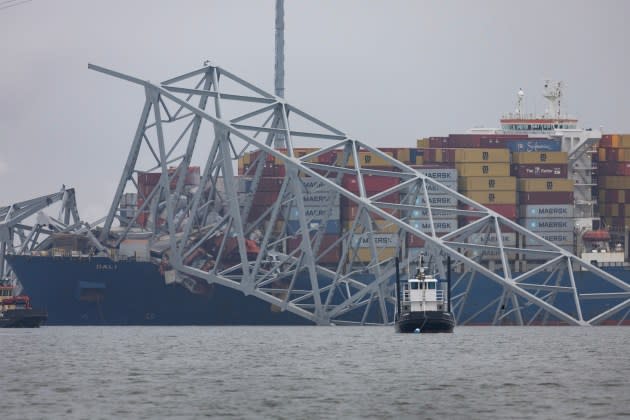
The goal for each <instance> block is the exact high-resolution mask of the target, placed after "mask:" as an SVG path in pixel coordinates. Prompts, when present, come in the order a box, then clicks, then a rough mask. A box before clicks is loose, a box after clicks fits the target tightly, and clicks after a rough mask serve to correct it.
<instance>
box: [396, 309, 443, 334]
mask: <svg viewBox="0 0 630 420" xmlns="http://www.w3.org/2000/svg"><path fill="white" fill-rule="evenodd" d="M454 328H455V318H454V317H453V314H452V313H451V312H442V311H424V312H407V313H404V314H401V316H400V318H399V319H398V320H397V321H396V332H400V333H413V332H416V330H419V332H421V333H452V332H453V329H454Z"/></svg>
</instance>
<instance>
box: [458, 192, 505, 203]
mask: <svg viewBox="0 0 630 420" xmlns="http://www.w3.org/2000/svg"><path fill="white" fill-rule="evenodd" d="M465 195H466V196H467V197H468V198H470V199H471V200H473V201H476V202H477V203H480V204H512V205H515V204H516V191H468V192H466V194H465Z"/></svg>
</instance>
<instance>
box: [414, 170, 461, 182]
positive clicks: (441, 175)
mask: <svg viewBox="0 0 630 420" xmlns="http://www.w3.org/2000/svg"><path fill="white" fill-rule="evenodd" d="M416 171H417V172H419V173H421V174H423V175H426V176H428V177H429V178H432V179H435V180H436V181H440V182H448V181H451V182H455V184H457V169H454V168H416Z"/></svg>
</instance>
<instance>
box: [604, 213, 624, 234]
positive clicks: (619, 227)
mask: <svg viewBox="0 0 630 420" xmlns="http://www.w3.org/2000/svg"><path fill="white" fill-rule="evenodd" d="M603 220H604V224H606V226H607V227H609V228H610V230H614V231H624V230H625V227H626V226H628V227H630V217H612V216H605V217H603Z"/></svg>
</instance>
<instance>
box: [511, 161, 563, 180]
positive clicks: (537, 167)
mask: <svg viewBox="0 0 630 420" xmlns="http://www.w3.org/2000/svg"><path fill="white" fill-rule="evenodd" d="M567 174H568V165H567V164H560V163H557V164H556V163H541V164H538V163H531V164H525V163H521V164H519V163H514V164H512V165H511V166H510V176H515V177H517V178H566V177H567Z"/></svg>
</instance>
